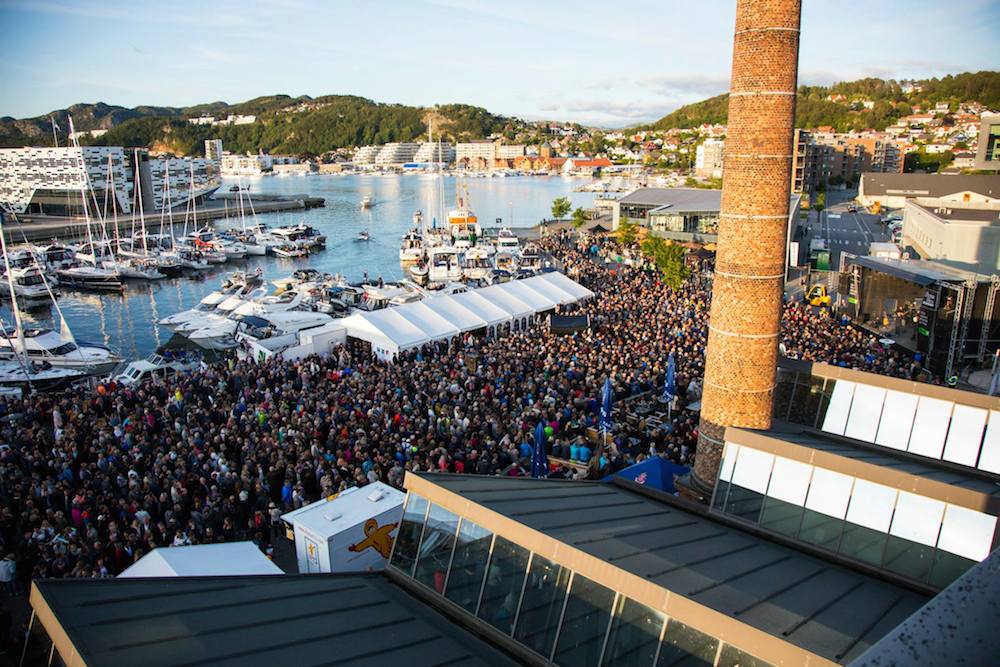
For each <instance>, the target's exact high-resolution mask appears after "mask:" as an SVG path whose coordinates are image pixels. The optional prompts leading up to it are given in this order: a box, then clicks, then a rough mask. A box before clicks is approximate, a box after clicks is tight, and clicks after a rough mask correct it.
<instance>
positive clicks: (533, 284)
mask: <svg viewBox="0 0 1000 667" xmlns="http://www.w3.org/2000/svg"><path fill="white" fill-rule="evenodd" d="M546 275H548V274H545V273H542V274H540V275H537V276H534V277H531V278H528V279H527V280H521V281H518V282H520V283H521V284H522V285H528V287H530V288H531V289H533V290H535V291H537V292H541V293H542V294H544V295H545V296H548V297H551V298H553V299H555V300H557V301H558V303H559V304H560V305H562V306H565V305H567V304H570V303H576V302H577V301H579V300H580V299H579V297H577V296H574V295H573V294H571V293H570V292H569V290H567V289H564V288H563V286H562V285H560V284H559V283H557V282H555V281H552V280H546V279H545V276H546ZM560 275H561V274H560Z"/></svg>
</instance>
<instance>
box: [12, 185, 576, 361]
mask: <svg viewBox="0 0 1000 667" xmlns="http://www.w3.org/2000/svg"><path fill="white" fill-rule="evenodd" d="M578 180H579V179H570V178H563V177H538V176H535V177H509V178H504V179H475V180H471V181H470V180H467V179H464V178H458V177H453V176H445V177H437V176H436V175H428V174H422V175H384V176H356V175H352V176H313V177H310V178H308V179H275V178H262V179H252V180H250V181H249V182H247V181H242V182H241V184H242V185H243V187H244V188H247V189H249V191H250V194H251V196H253V197H254V199H253V202H254V203H253V210H254V213H255V214H256V215H253V214H251V213H249V212H247V213H246V229H244V228H243V226H242V225H241V223H240V221H239V219H238V217H237V216H238V211H239V205H238V204H239V202H238V196H237V193H234V192H230V188H231V187H233V186H236V183H235V182H230V181H225V182H224V184H223V187H222V188H220V194H219V195H218V196H219V197H220V198H225V200H226V201H227V205H226V207H225V208H226V210H228V212H229V220H228V222H226V219H225V216H223V218H222V219H221V220H216V221H214V222H213V223H212V225H211V226H209V225H206V224H205V223H206V222H208V218H209V216H206V215H205V212H204V211H212V210H213V209H214V208H215V207H214V206H212V207H208V208H205V209H204V211H203V208H202V207H201V206H199V207H198V210H197V221H198V225H199V227H198V228H197V229H194V228H193V225H192V221H190V220H189V222H188V225H187V227H188V229H187V234H186V235H184V234H182V232H183V231H184V216H183V213H180V214H178V213H177V212H174V214H173V220H174V229H175V234H176V235H177V236H178V237H181V236H186V237H187V240H188V241H190V242H191V244H192V245H191V246H190V247H180V248H175V249H174V250H175V252H174V253H165V252H164V253H160V260H159V264H158V265H157V266H155V267H148V268H149V269H150V270H151V271H153V272H156V273H159V274H162V276H163V277H162V278H161V277H156V276H155V273H153V274H152V275H150V276H148V277H146V278H145V279H143V278H141V277H140V276H137V275H135V274H133V275H131V276H130V275H126V272H125V271H119V272H118V274H119V276H118V277H117V278H115V277H114V272H103V271H101V270H100V269H97V268H96V267H92V266H89V265H85V266H72V262H71V261H70V260H69V256H70V255H72V252H71V250H70V248H69V245H70V244H71V243H72V242H74V241H75V242H77V243H78V244H82V245H86V238H87V234H86V230H85V228H84V226H83V223H82V222H81V223H80V224H79V226H74V227H73V228H71V229H70V230H69V232H68V234H67V235H66V236H64V237H63V239H62V241H61V242H52V241H51V240H50V239H46V240H48V241H49V245H45V246H38V245H36V252H37V253H38V257H39V259H40V260H41V261H42V262H43V263H45V265H46V266H47V267H49V268H50V269H52V270H51V271H50V272H49V275H50V276H54V277H56V278H57V279H58V283H59V284H58V285H56V286H51V285H50V288H51V289H52V290H53V291H54V292H55V294H56V295H57V299H58V304H59V308H60V309H61V310H62V312H63V314H64V315H65V317H66V318H67V320H68V321H70V322H71V323H72V326H73V331H74V333H75V334H76V335H78V336H80V337H81V338H82V339H83V340H87V341H94V342H95V343H96V344H99V345H103V346H106V347H108V348H110V349H112V350H115V351H116V353H117V354H118V355H120V356H121V358H122V359H123V361H124V362H129V361H132V360H141V359H144V358H146V357H147V356H149V355H150V354H152V353H154V352H155V351H156V350H158V349H160V348H161V347H163V346H164V345H166V344H167V343H168V342H170V341H171V339H173V342H172V343H171V346H174V345H177V344H178V343H180V344H181V345H186V346H189V347H191V348H193V349H201V348H200V347H199V346H198V344H197V343H196V342H191V341H190V340H189V339H183V338H180V337H178V336H176V332H175V331H173V330H172V329H171V328H170V327H169V326H166V325H163V324H157V322H161V321H163V320H164V319H166V318H168V317H170V316H172V315H176V314H177V313H181V312H184V311H187V310H188V309H191V308H194V307H196V306H197V305H198V304H199V303H200V302H201V301H202V300H203V299H204V298H205V297H207V296H210V295H212V294H213V293H215V292H216V291H217V290H219V288H220V286H221V283H222V282H223V281H225V280H227V279H228V278H229V277H231V276H232V274H233V273H234V272H238V273H241V274H243V275H248V276H251V275H252V276H255V277H257V278H255V279H259V281H260V283H261V284H260V285H257V286H255V287H254V288H253V289H256V290H258V291H260V290H262V289H264V287H263V286H265V285H266V286H267V287H266V291H267V293H271V292H274V291H276V290H277V289H278V288H277V287H276V285H274V284H272V283H273V281H281V280H282V279H289V278H290V277H291V276H292V274H293V272H296V271H299V270H307V271H308V270H313V271H314V272H316V273H317V275H320V276H322V275H323V274H326V276H327V277H328V281H329V282H331V285H330V287H331V288H333V287H335V288H336V289H338V290H340V293H338V294H337V295H336V297H334V299H333V301H332V302H331V301H330V299H329V297H330V296H331V295H330V293H329V291H326V290H324V295H325V298H324V299H320V300H319V303H318V305H316V306H315V307H317V308H319V309H321V310H322V311H323V312H327V313H329V314H332V315H334V316H336V315H338V314H346V312H347V310H346V309H347V308H350V307H352V303H353V302H355V301H357V302H359V303H360V302H361V301H362V300H363V299H366V298H371V299H372V302H371V305H374V304H375V303H378V302H379V301H380V298H381V297H379V298H373V294H374V291H379V287H378V283H379V279H381V280H382V283H383V285H385V284H386V283H393V282H396V281H406V282H423V283H426V282H427V281H428V280H427V278H426V277H421V270H420V269H419V268H418V267H419V266H420V263H421V262H420V260H421V250H420V248H419V247H420V246H424V245H425V244H424V239H423V238H420V239H418V238H417V237H418V236H420V235H419V234H413V231H414V230H415V228H418V227H421V226H423V228H424V229H425V230H426V232H427V236H428V238H429V239H431V240H430V241H429V242H430V243H431V244H438V245H440V244H441V243H442V242H443V238H444V236H445V235H446V229H445V224H444V223H445V221H446V219H447V216H448V214H449V213H448V212H449V211H452V212H453V211H454V210H455V209H456V194H457V193H458V192H459V191H461V192H462V193H463V194H464V196H465V197H467V198H468V200H469V201H471V202H473V203H474V208H475V211H476V212H477V213H478V215H479V216H480V217H479V220H481V221H483V222H481V223H479V224H480V226H481V230H480V232H479V233H480V234H481V235H482V236H486V237H489V238H492V239H495V240H493V241H491V242H489V243H480V244H479V246H478V247H476V248H471V246H469V245H468V244H469V241H468V239H466V240H465V241H461V240H460V241H459V245H460V247H462V248H463V251H462V253H448V252H445V253H444V254H445V255H447V256H448V257H447V258H446V260H447V261H445V270H444V271H438V272H435V279H437V281H438V282H448V281H454V280H461V279H463V277H466V276H467V277H470V278H472V279H473V280H484V279H486V278H487V275H488V274H489V273H490V272H491V271H492V270H493V267H494V266H495V264H496V260H497V259H499V260H500V262H501V265H502V266H506V268H507V271H508V273H510V275H514V274H515V273H516V269H514V267H513V266H512V259H513V258H512V256H509V254H504V255H501V256H500V257H499V258H496V257H494V250H495V247H494V246H496V245H504V244H510V243H511V238H513V243H514V244H517V243H518V240H517V236H518V235H520V236H521V237H525V238H526V237H527V236H531V235H533V234H534V233H535V231H534V230H533V229H531V228H530V227H529V226H531V225H536V224H537V223H538V222H539V221H541V220H543V219H545V218H547V217H549V211H548V210H547V208H548V205H549V203H550V202H551V201H552V200H553V199H554V198H556V197H560V196H569V197H571V199H572V200H573V201H574V203H575V204H577V205H589V204H590V202H591V198H592V195H588V194H581V193H573V192H572V189H573V187H574V185H575V184H576V183H577V182H578ZM237 187H238V186H237ZM303 188H308V190H309V192H308V194H307V195H302V194H301V191H302V190H303ZM365 196H371V198H372V201H374V202H376V205H372V206H370V207H365V208H362V206H361V202H362V201H363V200H364V197H365ZM303 197H308V198H309V199H310V200H312V201H325V206H323V207H316V208H311V209H293V210H290V211H289V210H284V211H278V212H266V209H265V211H263V212H262V211H261V210H260V208H259V207H260V205H261V204H260V203H259V202H261V201H268V200H273V201H276V202H280V201H289V200H295V201H301V200H302V198H303ZM245 208H246V207H245ZM417 212H419V213H420V215H419V217H415V214H416V213H417ZM18 218H19V220H20V219H21V216H18ZM29 219H30V217H29ZM512 219H513V222H514V225H513V226H510V227H508V223H509V221H510V220H512ZM81 220H82V219H81ZM158 221H159V216H158V215H148V214H147V215H145V226H146V229H147V237H146V238H145V248H146V251H147V252H148V251H150V250H151V249H154V248H161V246H164V245H167V242H166V240H165V239H164V236H163V235H159V234H158V232H159V227H158V225H156V224H155V223H158ZM485 221H489V223H490V224H486V222H485ZM38 224H39V223H38V222H37V221H33V222H22V224H20V225H10V224H8V225H6V226H5V228H4V235H5V237H6V239H7V240H8V241H9V242H12V243H17V244H18V245H23V244H24V242H25V240H27V241H29V242H31V241H32V240H33V239H36V241H35V243H33V245H34V244H37V243H44V241H43V240H42V239H41V238H39V235H38V234H37V233H32V232H31V230H32V229H33V226H34V225H38ZM136 224H137V225H138V221H136ZM300 225H306V226H308V228H311V229H313V230H315V232H314V233H315V234H317V235H322V236H325V237H326V239H325V250H322V249H316V250H315V251H313V252H309V251H307V250H305V249H303V248H300V247H297V246H300V245H304V244H305V243H306V242H307V241H306V240H305V239H303V238H302V235H303V234H304V233H305V230H304V229H298V228H299V226H300ZM118 227H119V230H120V235H122V236H128V235H129V234H130V233H131V232H132V229H133V227H132V221H131V220H130V218H129V216H120V217H119V219H118ZM227 229H228V230H230V231H231V233H225V234H223V233H222V232H224V230H227ZM265 229H266V230H267V232H268V233H269V232H273V231H277V230H279V229H281V230H282V231H283V238H282V239H281V240H282V242H281V243H277V244H275V245H274V246H273V247H271V248H270V250H271V254H265V253H266V251H267V248H264V247H263V246H262V245H261V244H259V243H255V242H256V240H257V239H256V238H255V232H257V233H258V235H259V233H264V232H265ZM297 229H298V231H296V230H297ZM501 229H506V230H509V231H505V232H504V234H503V235H502V236H499V232H500V230H501ZM22 232H24V233H23V234H22ZM97 233H98V232H97V225H96V224H95V225H94V234H95V235H96V234H97ZM107 233H108V235H109V237H113V231H112V229H111V227H110V225H109V226H108V227H107ZM165 234H166V232H164V235H165ZM362 235H364V236H365V237H366V238H367V241H366V242H359V241H360V240H361V238H360V237H361V236H362ZM217 237H218V238H217ZM404 237H407V238H409V243H410V245H411V246H412V247H411V249H410V250H409V253H407V252H406V251H405V246H406V244H407V242H406V241H405V240H404ZM129 240H132V239H129ZM217 240H219V241H225V242H226V243H232V244H242V247H243V249H245V252H239V251H234V250H233V249H232V247H231V246H230V253H229V256H228V257H224V258H219V257H216V258H215V259H216V260H218V261H207V259H206V257H205V255H207V254H209V253H208V249H207V248H206V247H204V245H203V246H202V247H201V248H197V247H195V244H196V243H200V244H211V243H214V242H216V241H217ZM462 244H465V245H464V246H463V245H462ZM97 245H98V246H100V243H98V244H97ZM112 245H114V243H112ZM123 247H128V250H127V251H124V252H116V253H115V261H116V263H123V262H125V260H129V259H130V258H131V259H132V261H133V262H138V264H139V266H140V267H141V261H140V260H141V259H142V256H143V252H144V251H143V239H142V238H137V239H135V242H132V243H131V244H128V243H125V244H124V246H123ZM470 248H471V250H470ZM90 249H91V251H93V248H90ZM99 252H100V250H99ZM199 253H201V255H202V257H198V256H197V255H198V254H199ZM85 254H86V253H85ZM221 254H223V255H225V254H226V253H221ZM19 257H20V258H21V261H22V264H23V265H22V267H21V268H20V269H17V270H16V271H17V272H16V273H15V275H16V276H17V279H16V281H15V291H17V292H18V294H19V301H20V302H21V303H22V304H23V307H24V310H23V312H22V317H23V320H24V322H25V326H26V327H29V328H36V329H49V330H54V331H58V330H59V328H60V321H59V316H58V314H57V313H56V312H55V309H54V308H53V307H52V304H51V301H50V300H49V299H48V298H47V291H46V288H45V287H44V286H43V285H41V284H40V282H41V281H40V277H39V276H37V275H36V274H35V273H34V272H33V270H32V268H31V266H30V258H29V257H27V255H26V253H23V254H21V255H19V254H18V253H17V251H14V250H13V249H12V252H11V259H12V260H16V259H17V258H19ZM529 258H530V254H529ZM167 260H169V261H167ZM505 263H506V264H505ZM423 264H424V271H425V275H426V269H427V262H426V261H424V262H423ZM413 269H416V275H414V272H413ZM511 269H514V270H513V271H511ZM136 270H138V269H136ZM109 273H110V275H109ZM334 276H337V277H338V278H337V279H336V280H334V279H333V277H334ZM506 277H507V276H504V278H506ZM338 281H339V282H340V283H341V284H340V285H339V286H337V285H335V284H334V283H336V282H338ZM350 283H355V285H361V284H362V283H368V285H369V288H368V292H367V293H366V291H365V290H364V289H362V288H360V287H357V286H354V287H352V286H350ZM390 288H391V289H394V290H396V292H397V293H392V294H390V293H389V292H390ZM415 289H416V286H413V287H411V288H406V289H401V288H398V287H392V286H388V287H383V288H381V290H380V291H381V293H382V295H386V294H388V297H387V298H385V301H386V302H388V300H389V299H392V298H395V299H396V300H397V302H405V301H406V300H407V299H408V298H409V299H413V298H416V297H414V296H413V294H414V290H415ZM6 291H7V290H4V292H5V293H6ZM264 296H265V294H260V293H259V294H257V295H256V297H257V298H263V297H264ZM24 297H28V298H24ZM339 301H343V302H344V303H343V305H341V304H340V303H339ZM371 305H369V306H368V307H371ZM2 308H3V318H4V320H5V321H6V322H8V323H9V322H11V321H12V317H11V314H10V311H9V308H10V302H9V298H5V300H4V305H3V307H2ZM213 308H214V306H213ZM210 333H211V331H204V332H202V334H200V335H201V337H200V338H198V340H201V341H203V342H205V341H213V340H214V339H213V338H212V337H211V336H209V334H210ZM224 333H225V334H227V335H228V334H229V333H230V332H228V331H226V332H224ZM209 344H210V345H216V343H214V342H210V343H209ZM230 344H231V341H228V340H227V341H226V345H230ZM226 345H224V346H223V347H225V346H226ZM206 349H212V348H206Z"/></svg>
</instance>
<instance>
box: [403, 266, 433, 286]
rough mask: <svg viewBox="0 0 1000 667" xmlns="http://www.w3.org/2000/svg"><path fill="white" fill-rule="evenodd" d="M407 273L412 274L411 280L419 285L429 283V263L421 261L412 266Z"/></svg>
mask: <svg viewBox="0 0 1000 667" xmlns="http://www.w3.org/2000/svg"><path fill="white" fill-rule="evenodd" d="M407 272H408V273H409V274H410V278H411V279H412V280H413V282H415V283H416V284H418V285H426V284H427V281H428V273H429V271H428V268H427V262H426V261H421V262H417V263H416V264H411V265H410V266H409V267H408V268H407Z"/></svg>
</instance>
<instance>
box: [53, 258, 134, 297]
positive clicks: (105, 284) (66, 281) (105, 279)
mask: <svg viewBox="0 0 1000 667" xmlns="http://www.w3.org/2000/svg"><path fill="white" fill-rule="evenodd" d="M56 276H57V277H58V278H59V282H60V284H62V285H67V286H69V287H78V288H80V289H86V290H96V291H99V292H121V291H122V290H123V289H124V288H125V287H124V285H122V281H121V278H120V277H119V276H118V274H117V273H116V272H115V271H114V270H112V269H105V268H101V267H97V266H91V265H89V264H81V265H79V266H71V267H69V268H65V269H59V270H57V271H56Z"/></svg>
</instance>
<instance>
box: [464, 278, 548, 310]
mask: <svg viewBox="0 0 1000 667" xmlns="http://www.w3.org/2000/svg"><path fill="white" fill-rule="evenodd" d="M509 284H510V283H501V284H499V285H490V286H489V287H484V288H483V289H479V290H476V294H479V295H480V296H482V297H483V298H484V299H487V300H488V301H489V302H490V303H493V304H496V305H497V306H499V307H500V308H503V309H504V310H506V311H507V312H508V313H510V315H511V317H513V318H521V317H528V316H529V315H534V314H535V309H534V308H532V307H531V306H529V305H528V304H526V303H525V302H524V301H523V300H522V299H520V298H518V297H516V296H514V294H513V293H512V292H510V291H508V290H506V289H504V286H506V285H509Z"/></svg>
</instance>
